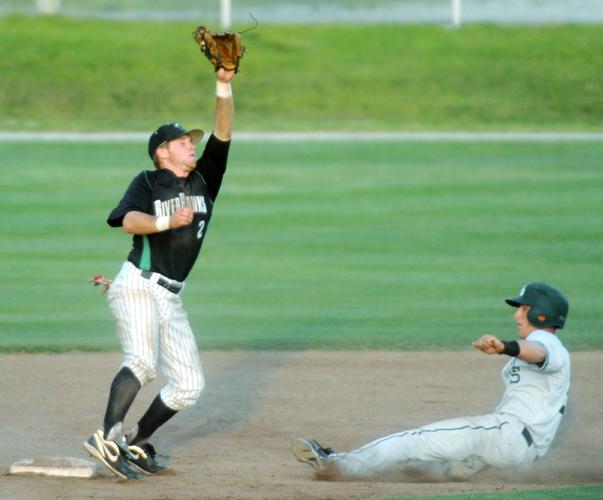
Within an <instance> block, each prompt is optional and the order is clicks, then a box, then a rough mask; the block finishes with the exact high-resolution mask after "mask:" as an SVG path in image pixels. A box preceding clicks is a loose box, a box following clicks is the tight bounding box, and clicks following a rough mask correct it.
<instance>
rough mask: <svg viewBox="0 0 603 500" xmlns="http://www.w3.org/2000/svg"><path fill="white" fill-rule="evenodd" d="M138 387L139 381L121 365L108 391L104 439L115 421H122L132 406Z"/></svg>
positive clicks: (130, 371)
mask: <svg viewBox="0 0 603 500" xmlns="http://www.w3.org/2000/svg"><path fill="white" fill-rule="evenodd" d="M140 387H141V385H140V382H139V381H138V379H137V378H136V376H135V375H134V374H133V373H132V370H130V369H129V368H126V367H123V368H122V369H121V370H119V372H118V373H117V375H115V378H114V379H113V383H112V384H111V390H110V391H109V402H108V403H107V411H106V412H105V421H104V432H105V439H106V438H107V433H108V432H109V431H111V429H113V427H114V426H115V425H116V424H117V423H119V422H123V421H124V418H125V416H126V413H128V410H129V409H130V406H132V402H133V401H134V398H135V397H136V394H138V391H139V390H140Z"/></svg>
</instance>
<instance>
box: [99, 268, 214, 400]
mask: <svg viewBox="0 0 603 500" xmlns="http://www.w3.org/2000/svg"><path fill="white" fill-rule="evenodd" d="M160 277H162V276H161V275H160V274H157V273H153V274H152V275H151V277H150V279H146V278H143V277H142V276H141V274H140V269H138V268H137V267H136V266H134V264H132V263H131V262H128V261H126V262H124V264H123V266H122V268H121V270H120V272H119V274H118V275H117V277H116V278H115V280H114V281H113V283H112V284H111V287H110V288H109V291H108V292H107V302H108V303H109V308H110V309H111V312H112V313H113V316H114V318H115V321H116V325H117V336H118V338H119V340H120V342H121V346H122V350H123V354H124V357H123V362H122V365H121V366H122V367H124V366H125V367H127V368H129V369H130V370H132V373H134V375H135V376H136V378H137V379H138V380H139V382H140V384H141V386H144V385H145V384H146V383H147V382H149V381H151V380H152V379H153V378H155V375H156V371H155V367H156V366H157V365H159V367H160V369H161V371H162V372H163V374H164V375H165V377H166V379H167V383H166V385H165V386H164V387H163V388H162V389H161V392H160V395H161V399H162V400H163V402H164V403H165V404H166V406H168V407H169V408H171V409H172V410H175V411H179V410H182V409H183V408H185V407H187V406H191V405H193V404H195V402H196V401H197V399H198V398H199V396H200V395H201V392H202V391H203V388H204V386H205V380H204V377H203V369H202V366H201V359H200V358H199V350H198V348H197V343H196V341H195V337H194V335H193V332H192V330H191V327H190V325H189V322H188V317H187V315H186V311H185V310H184V307H183V304H182V298H181V297H180V295H178V294H174V293H172V292H170V291H168V290H166V289H165V288H163V287H162V286H160V285H158V284H157V279H158V278H160ZM163 279H164V280H167V281H168V282H170V283H172V284H173V283H175V284H178V285H184V284H183V283H179V282H176V281H174V280H169V279H167V278H166V277H164V276H163Z"/></svg>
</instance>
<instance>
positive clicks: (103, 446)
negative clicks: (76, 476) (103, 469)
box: [84, 429, 141, 479]
mask: <svg viewBox="0 0 603 500" xmlns="http://www.w3.org/2000/svg"><path fill="white" fill-rule="evenodd" d="M84 448H85V449H86V451H87V452H88V453H90V455H91V456H92V457H94V458H96V459H97V460H99V461H100V462H102V463H103V464H104V465H106V466H107V467H108V468H109V470H110V471H111V472H113V474H115V475H116V476H117V477H119V478H120V479H140V477H141V474H140V473H138V472H137V471H136V470H134V469H133V468H132V467H131V466H130V465H129V464H128V461H127V460H126V459H125V457H124V451H123V449H122V448H121V447H120V446H119V445H118V444H117V443H116V442H115V441H108V440H106V439H105V437H104V435H103V430H102V429H99V430H97V431H96V432H95V433H94V434H92V436H90V437H89V438H88V439H87V440H86V441H84Z"/></svg>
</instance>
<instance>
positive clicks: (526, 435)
mask: <svg viewBox="0 0 603 500" xmlns="http://www.w3.org/2000/svg"><path fill="white" fill-rule="evenodd" d="M521 435H522V436H523V437H524V438H525V440H526V443H528V448H529V447H530V446H532V444H534V440H533V439H532V434H530V431H529V430H528V428H527V427H524V428H523V431H521Z"/></svg>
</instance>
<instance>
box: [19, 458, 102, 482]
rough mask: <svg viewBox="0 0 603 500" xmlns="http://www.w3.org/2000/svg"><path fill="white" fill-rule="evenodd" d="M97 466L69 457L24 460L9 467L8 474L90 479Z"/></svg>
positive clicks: (87, 461) (93, 463)
mask: <svg viewBox="0 0 603 500" xmlns="http://www.w3.org/2000/svg"><path fill="white" fill-rule="evenodd" d="M98 469H99V466H98V464H96V463H95V462H92V461H90V460H84V459H81V458H71V457H42V458H25V459H23V460H19V461H18V462H15V463H14V464H12V465H11V466H10V469H9V474H35V475H42V476H55V477H79V478H90V477H94V476H95V475H97V473H98Z"/></svg>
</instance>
